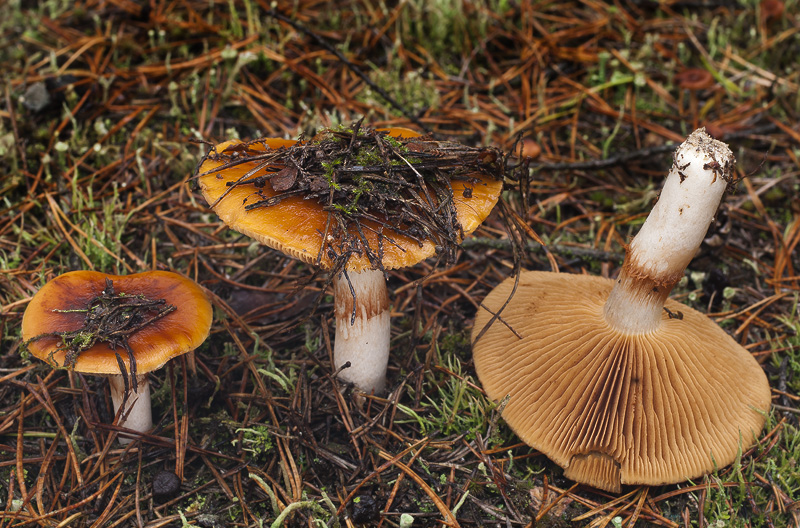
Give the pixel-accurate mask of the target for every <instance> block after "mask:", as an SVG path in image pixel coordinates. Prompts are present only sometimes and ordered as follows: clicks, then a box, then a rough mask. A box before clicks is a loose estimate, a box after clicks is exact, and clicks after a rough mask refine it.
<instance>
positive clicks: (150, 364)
mask: <svg viewBox="0 0 800 528" xmlns="http://www.w3.org/2000/svg"><path fill="white" fill-rule="evenodd" d="M106 279H110V280H111V281H113V284H114V290H115V292H116V293H118V294H119V293H124V294H126V295H130V296H134V295H143V296H145V297H147V298H148V299H151V300H156V299H164V300H165V301H166V303H167V304H171V305H173V306H175V307H176V309H175V310H174V311H172V312H170V313H168V314H167V315H165V316H164V317H162V318H161V319H157V320H155V321H153V322H152V323H150V324H147V325H145V326H144V327H143V328H142V329H140V330H138V331H137V332H135V333H133V334H132V335H131V336H130V337H129V339H128V344H129V345H130V348H131V350H132V351H133V352H134V354H135V356H134V357H135V359H136V371H137V373H138V374H145V373H147V372H151V371H153V370H156V369H158V368H160V367H161V366H162V365H164V363H166V362H167V361H169V360H170V359H172V358H173V357H176V356H179V355H181V354H184V353H186V352H188V351H190V350H193V349H195V348H197V347H198V346H199V345H200V344H201V343H202V342H203V341H204V340H205V339H206V337H208V333H209V330H210V328H211V317H212V310H211V304H210V303H209V302H208V299H207V298H206V295H205V293H203V290H202V289H201V288H200V287H199V286H198V285H197V284H196V283H195V282H194V281H192V280H190V279H187V278H185V277H183V276H181V275H178V274H177V273H171V272H168V271H148V272H144V273H136V274H133V275H108V274H106V273H100V272H96V271H73V272H69V273H65V274H63V275H59V276H58V277H56V278H54V279H53V280H51V281H50V282H48V283H47V284H45V285H44V286H42V288H41V289H40V290H39V291H38V292H37V293H36V295H34V296H33V298H32V299H31V302H30V303H29V304H28V307H27V308H26V310H25V314H24V315H23V317H22V339H23V340H24V341H26V342H27V347H28V350H29V351H30V352H31V354H33V355H34V356H35V357H37V358H39V359H41V360H44V361H47V362H48V363H50V364H53V365H55V366H64V361H65V355H66V352H65V351H64V350H58V348H59V346H60V345H61V339H60V338H59V337H50V336H47V337H41V338H38V339H34V340H31V339H32V338H34V337H36V336H40V335H42V334H47V333H52V332H71V331H75V330H78V329H80V328H81V327H82V326H83V322H84V319H85V313H81V312H78V311H73V312H64V311H63V310H86V308H87V307H88V306H89V303H90V302H91V301H92V299H94V298H95V297H97V296H98V295H100V294H101V293H102V292H103V290H104V289H105V281H106ZM56 310H60V311H56ZM116 353H119V355H120V357H121V358H122V361H124V363H125V367H126V369H127V370H128V372H130V361H129V359H128V357H127V353H126V352H125V351H124V350H119V349H118V350H117V351H116V352H115V351H114V350H112V349H111V348H110V347H109V346H108V344H107V343H105V342H97V343H95V344H94V345H93V346H92V347H91V348H88V349H86V350H84V351H83V352H81V353H80V354H79V355H78V356H77V359H76V360H75V365H74V368H75V370H76V371H78V372H83V373H87V374H120V367H119V363H118V362H117V355H116Z"/></svg>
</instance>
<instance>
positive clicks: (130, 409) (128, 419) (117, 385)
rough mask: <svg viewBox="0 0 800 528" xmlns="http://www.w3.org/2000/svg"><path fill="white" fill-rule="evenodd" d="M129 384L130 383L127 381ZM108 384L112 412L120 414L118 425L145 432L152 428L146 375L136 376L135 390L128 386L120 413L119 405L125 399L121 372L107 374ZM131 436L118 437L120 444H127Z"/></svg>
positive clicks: (148, 383)
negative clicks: (126, 396) (126, 397)
mask: <svg viewBox="0 0 800 528" xmlns="http://www.w3.org/2000/svg"><path fill="white" fill-rule="evenodd" d="M129 384H130V383H129ZM108 385H109V387H110V388H111V401H112V402H113V403H114V412H115V413H116V414H117V415H119V416H120V421H119V424H118V425H119V426H121V427H125V428H126V429H131V430H133V431H139V432H142V433H145V432H147V431H149V430H150V429H152V428H153V416H152V411H151V408H150V382H148V381H147V376H146V375H142V376H137V377H136V386H137V387H136V388H137V390H136V392H134V391H133V388H132V387H131V388H130V391H129V393H128V401H126V402H125V408H124V409H123V410H122V412H121V413H120V407H121V406H122V402H123V401H124V400H125V379H124V378H123V376H122V375H121V374H111V375H109V376H108ZM132 441H133V439H131V438H124V437H122V436H120V437H119V442H120V443H121V444H123V445H124V444H129V443H130V442H132Z"/></svg>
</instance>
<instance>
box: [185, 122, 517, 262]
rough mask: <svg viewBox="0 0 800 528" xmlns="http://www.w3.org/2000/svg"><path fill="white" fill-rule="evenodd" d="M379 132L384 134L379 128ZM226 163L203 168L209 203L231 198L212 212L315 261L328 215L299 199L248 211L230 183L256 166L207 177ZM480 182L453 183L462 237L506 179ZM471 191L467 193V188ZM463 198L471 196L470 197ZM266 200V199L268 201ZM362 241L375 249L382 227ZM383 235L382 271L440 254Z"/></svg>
mask: <svg viewBox="0 0 800 528" xmlns="http://www.w3.org/2000/svg"><path fill="white" fill-rule="evenodd" d="M379 130H381V129H379ZM386 130H387V131H388V132H389V135H391V136H393V137H398V138H399V137H403V138H413V137H418V136H420V134H419V133H417V132H414V131H413V130H409V129H407V128H392V129H386ZM237 143H240V141H238V140H232V141H226V142H224V143H221V144H220V145H217V147H216V150H217V152H222V151H223V150H224V149H225V148H228V147H229V146H231V145H235V144H237ZM295 143H296V142H295V141H291V140H285V139H266V140H264V142H263V143H254V144H252V145H251V149H252V150H255V151H258V150H263V151H265V152H266V151H267V150H269V149H278V148H281V147H286V146H291V145H294V144H295ZM223 164H224V161H221V160H217V161H214V160H210V159H209V160H206V161H205V162H204V163H203V164H202V165H201V167H200V170H199V173H200V174H201V176H200V177H199V178H198V182H199V184H200V189H201V191H202V193H203V196H204V197H205V199H206V201H208V203H209V204H214V203H216V202H217V200H219V198H220V197H221V196H222V195H223V194H224V193H225V192H226V191H228V194H227V195H226V196H225V198H223V199H222V200H220V201H219V203H217V204H216V206H214V212H216V213H217V216H219V217H220V219H222V221H223V222H225V223H226V224H227V225H228V226H229V227H231V228H232V229H235V230H236V231H238V232H240V233H242V234H244V235H247V236H249V237H250V238H253V239H255V240H258V241H259V242H261V243H262V244H264V245H266V246H269V247H271V248H273V249H277V250H279V251H282V252H283V253H285V254H287V255H291V256H293V257H295V258H298V259H300V260H302V261H304V262H308V263H312V262H315V261H316V259H317V256H318V255H319V254H320V248H321V247H322V245H323V233H324V232H325V225H326V222H327V219H328V213H327V212H326V211H324V210H323V209H322V206H321V205H319V204H318V203H317V202H315V201H311V200H304V199H303V198H302V197H300V196H293V197H289V198H286V199H284V200H281V202H280V203H279V204H276V205H273V206H270V207H259V208H256V209H253V210H250V211H246V210H245V209H244V207H243V205H242V204H243V202H244V200H246V199H247V198H248V196H250V195H251V194H252V190H250V189H248V188H247V187H246V186H237V187H234V188H233V189H230V188H229V187H228V185H227V182H232V181H236V180H238V179H239V178H241V177H242V176H243V175H244V174H246V173H247V171H249V170H250V169H252V168H253V167H254V166H255V165H256V163H243V164H241V165H239V166H237V167H231V168H227V169H225V170H224V171H221V172H219V173H209V171H213V170H214V169H215V168H217V167H219V166H221V165H223ZM472 176H474V177H476V178H478V179H479V180H480V181H479V182H478V183H472V182H468V181H461V180H453V181H452V182H451V186H452V188H453V197H454V200H455V207H456V212H457V214H458V220H459V222H460V223H461V226H462V228H463V230H464V234H465V235H466V234H469V233H472V232H473V231H474V230H475V229H476V228H477V227H478V226H479V225H480V224H481V222H483V221H484V220H485V219H486V217H487V216H488V215H489V213H490V212H491V210H492V208H493V207H494V205H495V203H497V199H498V197H499V196H500V190H501V189H502V186H503V182H502V180H494V179H492V178H491V177H489V176H485V175H482V174H474V175H472ZM468 188H469V189H471V194H470V191H467V192H466V193H465V189H468ZM260 191H261V193H262V194H263V195H264V197H265V198H269V197H272V196H275V195H276V194H277V193H276V192H275V191H273V190H272V187H271V183H268V184H266V186H265V187H264V188H262V189H260ZM465 194H467V195H469V197H466V196H465ZM265 198H264V199H265ZM362 223H363V225H364V226H365V227H366V229H364V236H365V238H366V241H367V243H368V244H369V246H370V247H373V248H377V247H379V246H378V236H379V235H378V233H379V232H381V228H380V226H379V225H377V224H375V223H372V222H369V221H363V222H362ZM383 235H384V236H387V237H390V238H391V239H392V241H393V242H394V243H386V242H384V243H383V244H382V250H383V260H382V264H383V267H384V268H386V269H393V268H402V267H405V266H413V265H414V264H416V263H418V262H420V261H422V260H424V259H426V258H428V257H430V256H432V255H433V254H434V253H435V252H436V247H435V245H434V243H433V242H432V241H430V240H425V241H423V243H422V244H419V243H418V242H417V241H416V240H413V239H411V238H409V237H407V236H404V235H401V234H399V233H396V232H387V231H386V230H383ZM321 266H322V267H323V268H325V269H329V268H331V267H332V266H333V261H332V260H331V259H330V257H329V256H328V255H326V254H324V253H323V254H322V260H321ZM371 268H372V266H371V265H370V262H369V259H368V257H367V256H366V255H363V254H362V255H353V256H351V257H350V259H349V260H348V262H347V269H349V270H352V271H363V270H366V269H371Z"/></svg>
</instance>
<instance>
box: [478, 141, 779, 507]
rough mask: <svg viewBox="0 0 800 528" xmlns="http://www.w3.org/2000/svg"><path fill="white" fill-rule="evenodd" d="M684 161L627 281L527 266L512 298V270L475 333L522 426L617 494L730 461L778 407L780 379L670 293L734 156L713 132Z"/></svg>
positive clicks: (584, 476)
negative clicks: (775, 392)
mask: <svg viewBox="0 0 800 528" xmlns="http://www.w3.org/2000/svg"><path fill="white" fill-rule="evenodd" d="M673 159H674V162H673V166H672V170H671V171H670V173H669V175H668V177H667V180H666V183H665V185H664V189H663V190H662V192H661V196H660V197H659V200H658V202H657V203H656V205H655V206H654V208H653V210H652V212H651V213H650V215H649V216H648V218H647V221H646V222H645V224H644V225H643V226H642V228H641V230H640V231H639V234H638V235H637V236H636V237H635V238H634V239H633V241H632V242H631V243H630V245H629V246H628V247H627V248H626V258H625V262H624V265H623V268H622V270H621V272H620V274H619V277H618V278H617V279H616V280H611V279H604V278H601V277H592V276H587V275H570V274H558V273H550V272H540V271H529V272H524V273H522V274H521V275H520V277H519V284H518V286H517V288H516V292H515V293H514V295H513V296H511V293H512V291H513V289H514V282H515V279H514V278H510V279H507V280H505V281H504V282H502V283H501V284H500V285H499V286H498V287H497V288H495V289H494V290H493V291H492V292H491V293H490V294H489V295H488V296H487V297H486V299H485V300H484V302H483V306H484V307H485V308H484V309H479V311H478V314H477V317H476V319H475V326H474V330H473V351H474V361H475V369H476V371H477V374H478V377H479V379H480V380H481V383H482V384H483V388H484V389H485V391H486V394H487V395H488V396H489V397H490V398H492V399H494V400H498V401H500V400H504V399H506V398H508V401H507V404H506V405H505V408H504V409H503V412H502V415H503V418H504V419H505V420H506V422H507V423H508V424H509V425H510V426H511V428H512V429H513V430H514V431H515V432H516V433H517V434H518V435H519V436H520V438H521V439H522V440H523V441H525V442H526V443H527V444H528V445H531V446H533V447H534V448H536V449H538V450H540V451H542V452H543V453H544V454H546V455H547V456H548V457H550V458H551V459H552V460H553V461H555V462H556V463H557V464H559V465H560V466H562V467H563V468H564V469H565V472H564V474H565V475H566V476H567V477H568V478H571V479H573V480H576V481H578V482H582V483H586V484H590V485H592V486H595V487H597V488H601V489H605V490H608V491H613V492H619V491H620V488H621V485H622V484H644V485H659V484H667V483H675V482H680V481H683V480H686V479H689V478H694V477H698V476H700V475H703V474H706V473H709V472H710V471H712V470H714V469H715V468H717V467H723V466H725V465H728V464H730V463H731V462H732V461H733V460H734V459H735V458H736V456H737V454H738V453H740V452H741V450H742V449H744V448H747V447H748V446H750V445H752V444H753V443H754V442H755V441H756V437H757V435H758V434H759V432H760V431H761V428H762V427H763V424H764V421H765V419H766V413H767V411H768V410H769V408H770V388H769V384H768V382H767V378H766V376H765V375H764V372H763V371H762V369H761V367H760V366H759V364H758V363H757V362H756V361H755V359H753V357H752V356H751V355H750V354H749V353H748V352H747V350H745V349H744V348H742V347H741V346H740V345H739V344H738V343H736V341H734V340H733V339H732V338H731V337H730V336H729V335H728V334H726V333H725V332H724V331H723V330H722V329H721V328H719V327H718V326H717V325H716V324H715V323H714V322H713V321H711V320H710V319H709V318H708V317H706V316H705V315H703V314H701V313H699V312H697V311H696V310H693V309H692V308H689V307H687V306H684V305H682V304H680V303H678V302H676V301H673V300H670V299H668V298H667V297H668V295H669V293H670V291H671V290H672V288H673V287H674V286H675V284H677V282H678V281H679V280H680V279H681V277H682V276H683V272H684V269H685V268H686V266H687V265H688V264H689V262H690V261H691V259H692V258H693V257H694V255H695V253H696V252H697V250H698V248H699V247H700V244H701V242H702V240H703V238H704V236H705V234H706V231H707V230H708V227H709V225H710V223H711V220H712V218H713V216H714V214H715V212H716V210H717V208H718V206H719V202H720V200H721V197H722V195H723V192H724V191H725V189H726V186H728V185H730V184H731V183H732V171H733V165H734V161H735V160H734V158H733V155H732V154H731V151H730V150H729V149H728V147H727V145H725V144H724V143H722V142H720V141H717V140H714V139H712V138H711V137H709V136H708V135H707V134H706V133H705V131H704V129H699V130H697V131H695V132H694V133H693V134H691V135H690V136H689V138H688V139H687V140H686V141H685V142H684V143H683V144H681V145H680V146H679V147H678V149H677V151H676V153H675V156H674V158H673ZM510 296H511V298H510V301H509V302H508V305H507V306H505V308H503V309H502V311H501V312H500V314H499V318H502V321H501V320H499V319H497V318H495V317H494V315H493V314H497V313H498V311H500V310H501V307H502V306H503V304H504V303H505V302H506V300H507V299H509V297H510ZM490 322H492V324H491V325H489V323H490ZM487 325H489V326H487ZM512 329H513V331H512ZM484 330H485V331H484ZM481 334H483V335H481Z"/></svg>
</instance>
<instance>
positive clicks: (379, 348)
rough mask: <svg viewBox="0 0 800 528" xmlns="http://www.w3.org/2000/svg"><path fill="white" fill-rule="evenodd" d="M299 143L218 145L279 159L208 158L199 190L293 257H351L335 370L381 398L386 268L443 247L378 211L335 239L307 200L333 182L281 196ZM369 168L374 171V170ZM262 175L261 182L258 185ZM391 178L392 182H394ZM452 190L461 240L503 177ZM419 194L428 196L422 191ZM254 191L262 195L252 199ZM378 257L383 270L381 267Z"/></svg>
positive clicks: (340, 279)
mask: <svg viewBox="0 0 800 528" xmlns="http://www.w3.org/2000/svg"><path fill="white" fill-rule="evenodd" d="M387 133H388V135H390V136H391V137H393V138H397V139H401V140H409V139H411V138H420V134H418V133H416V132H414V131H411V130H408V129H404V128H395V129H388V130H387ZM315 140H316V138H315ZM296 143H297V142H294V141H288V140H282V139H265V140H259V141H257V142H250V143H247V144H243V143H241V142H238V141H228V142H225V143H222V144H220V145H218V146H217V147H215V149H214V150H215V151H216V152H217V153H223V154H224V153H225V152H236V151H237V150H241V149H242V148H247V149H249V152H250V154H252V155H253V156H254V157H257V155H258V154H259V153H263V156H264V157H265V158H266V157H269V156H270V155H271V154H272V153H275V154H276V156H274V159H272V158H271V159H272V161H271V163H270V164H269V165H268V166H266V167H265V168H264V169H263V170H261V169H258V162H257V161H250V162H247V161H242V162H241V163H238V162H236V161H235V157H229V159H228V160H227V164H226V160H223V159H221V158H222V156H216V157H213V156H210V157H207V158H206V159H205V160H204V161H203V162H202V163H201V166H200V167H199V169H198V172H199V178H198V182H199V185H200V189H201V190H202V193H203V196H204V197H205V199H206V200H207V201H208V203H209V204H211V205H212V208H213V209H214V211H215V212H216V213H217V215H218V216H219V217H220V218H221V219H222V221H223V222H225V223H226V224H227V225H228V226H229V227H230V228H232V229H235V230H236V231H239V232H240V233H243V234H245V235H247V236H249V237H251V238H254V239H256V240H258V241H259V242H261V243H262V244H264V245H267V246H269V247H271V248H274V249H277V250H279V251H282V252H283V253H285V254H287V255H290V256H293V257H295V258H298V259H300V260H302V261H304V262H307V263H310V264H313V265H319V266H320V267H321V268H322V269H329V270H330V269H333V268H334V267H335V266H336V264H337V257H338V256H339V255H341V254H342V253H343V252H350V257H349V259H348V260H347V263H346V266H345V269H343V270H335V276H334V277H333V290H334V299H335V301H334V302H335V322H336V335H335V344H334V352H333V354H334V367H335V368H336V369H337V370H338V369H342V370H341V373H340V374H339V376H340V377H341V378H342V379H344V380H346V381H348V382H351V383H354V384H355V385H356V386H358V387H359V388H360V389H362V390H364V391H365V392H368V393H369V392H371V391H375V392H376V393H378V392H380V391H382V390H383V388H384V386H385V383H386V370H387V365H388V359H389V338H390V319H389V295H388V291H387V288H386V280H385V278H384V272H383V270H390V269H396V268H402V267H406V266H413V265H414V264H416V263H418V262H420V261H422V260H424V259H425V258H428V257H430V256H432V255H434V254H435V253H436V251H437V243H436V241H435V240H433V238H432V237H429V236H420V237H419V238H417V239H414V238H412V237H410V236H408V234H407V233H401V232H399V231H397V230H396V229H399V228H398V226H387V225H385V223H383V220H384V219H385V217H384V216H383V215H382V213H381V212H380V211H376V212H374V220H365V221H363V222H362V223H361V225H362V227H363V229H361V230H360V231H359V232H358V233H356V234H355V235H354V233H353V232H354V231H355V230H356V228H354V227H352V226H350V225H348V226H347V227H346V229H338V230H337V231H338V233H339V235H334V234H332V231H333V230H332V229H331V222H332V221H331V214H330V207H328V206H327V204H326V203H324V202H323V203H320V201H319V200H318V199H309V195H313V194H314V193H316V195H319V193H320V192H323V193H326V196H327V192H328V189H332V188H334V185H333V184H331V183H329V182H327V181H324V179H323V178H317V180H321V182H320V181H317V180H314V181H312V182H311V184H310V185H311V186H310V189H306V190H302V192H299V193H298V194H294V195H290V196H285V195H282V194H281V193H286V192H287V190H288V188H287V187H286V186H284V185H283V174H284V171H285V169H286V167H284V166H283V165H282V162H281V160H280V155H279V154H280V149H281V148H285V147H291V146H292V145H295V144H296ZM244 145H247V146H246V147H244ZM447 145H450V144H447ZM428 146H429V144H428V143H427V142H426V141H425V140H423V139H422V138H420V139H419V140H418V141H417V140H416V139H415V140H414V142H411V143H407V148H408V149H409V152H408V154H407V156H408V157H413V156H419V155H421V154H419V152H423V153H424V152H426V149H427V148H428ZM487 152H488V150H487ZM491 154H494V151H492V152H491ZM304 155H305V154H304ZM215 158H216V159H215ZM304 159H305V158H304ZM262 161H263V159H262ZM378 163H380V162H378ZM398 163H399V161H398ZM365 170H366V169H365ZM370 170H372V172H373V173H376V170H375V169H370ZM273 175H274V176H273ZM259 177H261V178H263V180H258V178H259ZM276 177H277V178H278V181H279V182H281V183H280V184H279V188H280V189H281V190H280V191H276V189H275V187H274V185H275V182H274V179H275V178H276ZM375 177H376V178H385V177H386V176H385V173H384V169H382V168H380V170H379V171H377V173H376V174H375ZM243 178H251V179H252V180H253V181H256V182H257V183H258V184H259V187H258V188H257V189H254V186H253V185H232V183H234V182H237V181H240V180H241V179H243ZM387 181H389V184H390V185H394V184H396V182H395V183H392V182H391V181H390V180H387ZM315 182H317V183H315ZM450 186H451V188H452V203H453V205H454V208H455V214H456V216H457V219H456V220H457V222H458V224H459V226H460V229H459V231H460V233H461V234H460V236H462V237H463V236H464V235H466V234H469V233H471V232H472V231H474V230H475V229H476V228H477V227H478V226H479V225H480V223H481V222H483V220H484V219H485V218H486V217H487V216H488V214H489V212H490V211H491V209H492V208H493V207H494V204H495V203H496V202H497V199H498V197H499V194H500V190H501V188H502V178H501V177H499V176H490V175H488V174H486V173H482V172H474V173H470V174H464V175H462V178H459V179H453V180H451V181H450ZM288 192H291V191H288ZM419 192H420V193H425V192H426V191H425V189H423V188H420V189H419ZM254 193H256V194H257V198H254ZM276 197H280V199H277V198H276ZM272 199H275V202H274V203H271V202H270V204H269V206H265V207H254V208H247V207H246V206H245V204H247V203H253V202H254V201H255V200H260V201H262V203H266V202H268V201H269V200H272ZM433 199H434V200H436V199H438V198H437V197H433ZM439 203H440V204H441V203H442V201H440V202H439ZM442 209H443V210H444V209H445V207H442ZM371 214H372V213H371ZM339 236H345V237H346V236H352V238H358V240H360V241H361V242H362V243H361V244H360V246H359V247H353V246H352V245H350V244H351V242H352V238H351V239H349V240H348V239H347V238H339ZM369 252H371V255H372V258H370V255H369V254H368V253H369ZM376 260H379V262H380V267H382V268H383V270H381V269H379V268H378V267H377V266H376ZM348 364H349V366H348ZM346 366H347V368H343V367H346Z"/></svg>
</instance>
